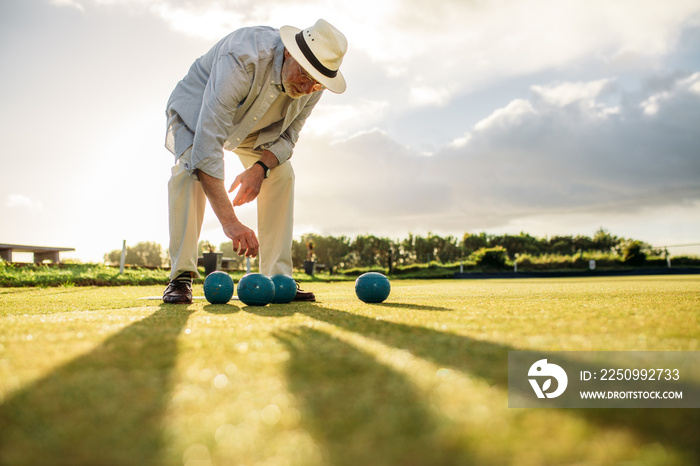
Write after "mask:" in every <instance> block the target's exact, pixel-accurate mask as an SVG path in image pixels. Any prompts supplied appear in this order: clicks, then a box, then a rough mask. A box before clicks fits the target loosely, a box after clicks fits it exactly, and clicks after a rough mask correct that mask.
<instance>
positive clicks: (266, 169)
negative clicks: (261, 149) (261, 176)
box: [253, 160, 270, 179]
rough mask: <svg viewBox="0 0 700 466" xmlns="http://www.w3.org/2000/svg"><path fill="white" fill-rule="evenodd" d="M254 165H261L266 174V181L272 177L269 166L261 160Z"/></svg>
mask: <svg viewBox="0 0 700 466" xmlns="http://www.w3.org/2000/svg"><path fill="white" fill-rule="evenodd" d="M253 165H260V166H261V167H262V168H263V171H264V172H265V179H267V178H268V177H269V176H270V169H269V168H268V167H267V165H265V164H264V163H262V162H261V161H260V160H258V161H257V162H255V163H254V164H253Z"/></svg>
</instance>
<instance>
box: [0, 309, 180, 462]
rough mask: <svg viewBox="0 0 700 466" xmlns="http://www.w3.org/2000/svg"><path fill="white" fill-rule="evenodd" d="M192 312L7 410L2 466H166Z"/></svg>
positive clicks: (171, 314)
mask: <svg viewBox="0 0 700 466" xmlns="http://www.w3.org/2000/svg"><path fill="white" fill-rule="evenodd" d="M191 313H192V312H191V311H189V310H187V308H186V307H184V306H167V305H161V307H160V309H159V310H158V311H156V312H155V313H153V314H152V315H150V316H149V317H146V318H145V319H143V320H141V321H139V322H136V323H134V324H132V325H129V326H128V327H126V328H124V329H123V330H121V331H120V332H118V333H117V334H115V335H114V336H112V337H110V338H109V339H108V340H106V341H105V342H104V343H103V344H102V345H101V346H100V347H98V348H96V349H95V350H94V351H92V352H90V353H89V354H86V355H85V356H82V357H79V358H76V359H74V360H73V361H71V362H69V363H67V364H66V365H64V366H62V367H60V368H58V369H57V370H55V371H54V372H53V373H51V374H50V375H48V376H46V377H44V378H43V379H40V380H39V381H37V382H36V383H34V384H32V385H31V386H28V387H27V388H24V389H23V390H21V391H20V392H18V393H16V394H15V395H14V396H12V397H11V398H9V399H8V400H6V402H5V403H4V404H3V405H2V406H0V464H3V465H24V464H26V465H40V464H41V465H49V464H70V465H97V464H104V465H107V464H109V465H134V464H144V465H145V464H148V465H158V464H161V463H163V451H164V448H165V442H164V438H163V426H162V418H163V415H164V412H165V409H166V406H167V403H168V401H169V399H170V391H171V372H172V370H173V368H174V366H175V362H176V356H177V338H178V335H179V334H180V332H181V331H182V329H183V327H184V326H185V324H186V322H187V319H188V318H189V316H190V314H191Z"/></svg>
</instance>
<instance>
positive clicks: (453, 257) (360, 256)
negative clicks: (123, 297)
mask: <svg viewBox="0 0 700 466" xmlns="http://www.w3.org/2000/svg"><path fill="white" fill-rule="evenodd" d="M495 247H501V248H503V249H505V251H506V254H507V255H508V257H509V258H510V259H511V260H512V259H513V258H515V257H516V255H520V254H528V255H531V256H541V255H545V254H558V255H574V254H582V253H584V252H600V253H615V254H620V255H622V254H623V252H624V251H626V250H628V249H629V248H630V247H634V248H637V249H638V250H640V251H646V253H647V254H650V255H659V254H661V253H662V251H652V250H651V249H650V246H649V245H648V244H645V243H643V242H641V241H637V240H631V239H625V238H619V237H617V236H615V235H612V234H611V233H610V232H608V231H607V230H605V229H603V228H601V229H599V230H598V231H596V233H595V234H594V235H593V237H589V236H581V235H577V236H552V237H549V238H537V237H534V236H532V235H530V234H527V233H524V232H521V233H520V234H517V235H509V234H505V235H492V234H487V233H483V232H482V233H477V234H471V233H465V234H464V235H463V236H462V237H461V238H459V237H455V236H439V235H436V234H432V233H428V234H427V235H426V236H421V235H413V234H409V235H408V237H406V238H404V239H392V238H386V237H378V236H374V235H360V236H356V237H354V238H350V237H348V236H323V235H316V234H307V235H304V236H303V237H302V238H301V240H299V241H296V240H295V241H294V244H293V246H292V257H293V260H294V266H295V267H301V266H302V264H303V262H304V261H305V260H306V259H307V258H308V257H309V256H310V254H311V255H313V257H314V259H315V260H316V261H317V262H318V263H321V264H324V265H325V266H326V267H327V268H328V269H329V270H330V271H335V270H337V269H348V268H354V267H374V266H379V267H389V268H392V267H394V266H397V265H402V266H405V265H412V264H420V263H427V262H432V261H436V262H440V263H454V262H458V261H460V260H463V259H467V258H469V257H470V256H472V255H473V254H474V253H475V252H477V251H479V250H481V249H483V248H495ZM208 249H217V248H213V247H212V246H211V245H210V244H209V243H208V242H206V241H203V242H201V243H200V245H199V252H200V255H201V254H202V252H204V251H206V250H208ZM218 251H219V252H222V253H223V256H224V257H227V258H233V259H236V260H238V262H239V268H243V267H244V259H243V258H238V256H236V255H235V254H234V252H233V247H232V245H231V242H230V241H229V242H226V243H223V244H221V245H220V246H219V247H218ZM120 256H121V251H120V250H115V251H112V252H110V253H108V254H106V255H105V261H106V262H110V263H114V264H118V263H119V260H120ZM166 262H167V253H166V251H164V250H163V249H162V248H161V246H160V245H159V244H157V243H152V242H146V243H139V244H137V245H135V246H131V247H127V252H126V263H127V264H131V265H137V266H151V267H160V266H163V265H164V264H166Z"/></svg>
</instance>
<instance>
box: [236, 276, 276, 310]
mask: <svg viewBox="0 0 700 466" xmlns="http://www.w3.org/2000/svg"><path fill="white" fill-rule="evenodd" d="M274 297H275V284H274V283H272V280H270V278H269V277H266V276H265V275H263V274H261V273H249V274H248V275H244V276H243V278H241V281H239V282H238V299H240V300H241V301H242V302H243V303H245V304H247V305H248V306H265V305H267V304H270V303H271V302H272V300H273V299H274Z"/></svg>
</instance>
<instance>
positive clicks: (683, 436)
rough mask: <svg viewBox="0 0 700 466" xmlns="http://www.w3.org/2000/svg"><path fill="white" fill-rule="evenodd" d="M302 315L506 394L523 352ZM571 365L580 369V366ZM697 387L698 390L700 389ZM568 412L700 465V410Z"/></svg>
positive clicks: (400, 327) (362, 320)
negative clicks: (512, 360)
mask: <svg viewBox="0 0 700 466" xmlns="http://www.w3.org/2000/svg"><path fill="white" fill-rule="evenodd" d="M300 312H303V313H304V314H305V315H307V316H309V317H311V318H314V319H316V320H319V321H322V322H327V323H329V324H332V325H335V326H337V327H340V328H343V329H345V330H348V331H351V332H354V333H358V334H360V335H364V336H366V337H368V338H372V339H375V340H377V341H381V342H382V343H384V344H386V345H387V346H392V347H394V348H399V349H404V350H407V351H410V352H411V353H412V354H414V355H416V356H418V357H421V358H423V359H426V360H429V361H433V362H434V363H436V364H438V365H441V366H446V367H452V368H455V369H458V370H460V371H462V372H464V373H466V374H471V375H474V376H477V377H480V378H481V379H483V380H485V381H486V382H488V383H489V384H490V385H495V386H498V387H499V388H501V389H504V390H507V389H508V351H518V350H520V349H519V348H514V347H512V346H508V345H502V344H498V343H493V342H488V341H480V340H475V339H473V338H469V337H465V336H461V335H455V334H451V333H445V332H440V331H438V330H433V329H430V328H426V327H415V326H411V325H407V324H402V323H395V322H388V321H384V320H377V319H373V318H370V317H365V316H361V315H357V314H352V313H349V312H345V311H340V310H336V309H331V308H327V307H322V306H307V307H304V308H303V309H302V310H300ZM543 357H545V356H544V355H543ZM570 362H571V364H572V365H574V366H577V365H579V364H580V363H578V362H576V361H570ZM582 368H583V369H587V370H595V369H599V368H597V367H596V368H591V367H583V366H582ZM692 388H693V389H694V391H696V392H697V389H698V387H697V386H694V387H692ZM564 412H566V413H570V414H572V415H576V416H579V417H581V418H584V419H586V420H588V421H590V422H594V423H596V424H599V425H601V426H604V427H620V428H624V429H627V430H629V431H630V432H633V433H635V434H636V435H638V436H639V437H640V438H641V439H643V440H646V441H648V442H660V443H662V444H663V445H664V446H673V447H676V448H678V449H680V450H683V451H684V452H685V453H686V454H687V455H690V456H691V457H692V458H690V459H691V460H692V461H691V462H692V463H694V464H700V443H699V442H698V441H697V439H698V426H699V425H700V409H566V410H564Z"/></svg>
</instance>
